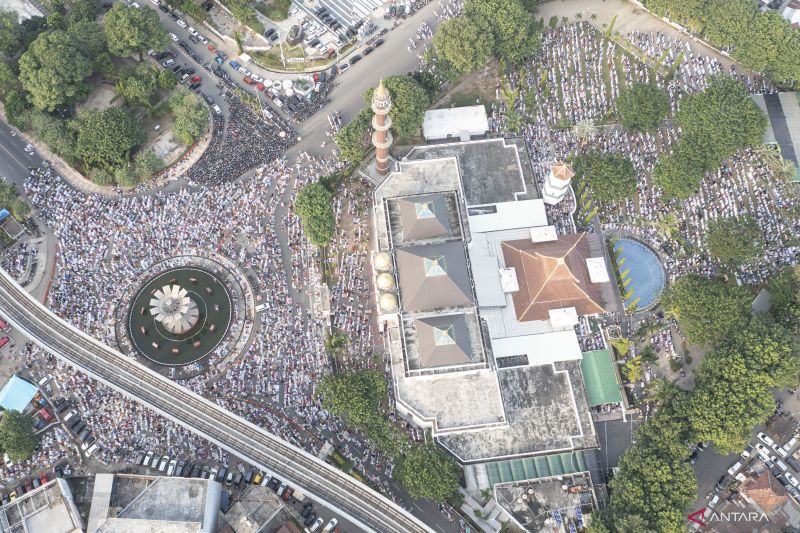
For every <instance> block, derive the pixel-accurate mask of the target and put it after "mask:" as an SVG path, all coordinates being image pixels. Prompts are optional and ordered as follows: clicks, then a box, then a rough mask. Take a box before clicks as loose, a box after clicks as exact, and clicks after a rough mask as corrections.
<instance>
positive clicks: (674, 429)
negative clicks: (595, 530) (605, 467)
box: [601, 388, 697, 533]
mask: <svg viewBox="0 0 800 533" xmlns="http://www.w3.org/2000/svg"><path fill="white" fill-rule="evenodd" d="M687 401H688V398H687V397H686V394H685V393H683V392H682V391H680V390H679V389H677V388H673V389H669V390H668V391H667V393H666V399H665V400H664V402H663V405H662V406H661V407H660V408H659V410H658V411H656V414H655V415H654V416H653V417H652V418H651V419H650V420H649V421H648V422H647V423H645V424H644V425H642V426H641V427H640V428H639V429H638V431H637V433H636V440H635V442H634V444H633V445H632V446H631V447H630V448H628V450H627V451H626V452H625V454H624V455H623V456H622V459H621V460H620V463H619V472H617V473H616V474H615V475H614V479H612V481H611V484H610V488H611V502H610V504H609V506H608V508H607V510H606V512H605V513H603V514H602V515H601V517H602V518H603V519H604V520H605V525H606V526H611V527H612V529H613V530H614V531H619V532H622V531H626V532H632V533H633V532H636V533H644V532H650V531H659V532H670V533H672V532H674V533H679V532H682V531H685V529H686V525H685V524H686V516H685V514H684V509H685V508H686V506H687V505H689V504H690V503H691V502H692V501H693V500H694V499H695V496H696V495H695V490H696V486H697V481H696V479H695V477H694V472H693V471H692V468H691V466H689V465H688V464H687V462H686V458H687V456H688V455H689V452H688V447H687V445H686V442H687V440H688V439H689V437H690V432H689V426H688V424H687V423H686V420H685V418H684V416H683V413H684V412H685V406H686V403H687Z"/></svg>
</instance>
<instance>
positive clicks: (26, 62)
mask: <svg viewBox="0 0 800 533" xmlns="http://www.w3.org/2000/svg"><path fill="white" fill-rule="evenodd" d="M91 74H92V63H91V61H89V59H88V58H87V57H86V55H85V54H84V53H83V52H82V51H81V48H80V44H79V43H78V42H77V41H76V40H75V38H74V37H72V36H71V35H70V34H68V33H67V32H65V31H61V30H56V31H53V32H50V33H42V34H40V35H39V36H38V37H37V38H36V40H35V41H33V42H32V43H31V45H30V46H29V47H28V50H27V51H26V52H25V53H24V54H22V57H20V59H19V80H20V83H22V86H23V87H24V88H25V90H26V91H28V99H29V100H30V102H31V103H32V104H33V105H34V107H36V108H37V109H42V110H46V111H54V110H55V109H56V108H57V107H58V106H61V105H64V104H72V103H74V102H78V101H80V100H82V99H83V98H85V97H86V94H87V92H88V87H87V85H86V82H85V80H86V78H88V77H89V76H90V75H91Z"/></svg>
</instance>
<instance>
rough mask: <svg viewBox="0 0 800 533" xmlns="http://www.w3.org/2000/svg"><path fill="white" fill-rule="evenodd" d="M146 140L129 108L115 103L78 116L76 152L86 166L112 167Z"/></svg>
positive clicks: (124, 161) (120, 162)
mask: <svg viewBox="0 0 800 533" xmlns="http://www.w3.org/2000/svg"><path fill="white" fill-rule="evenodd" d="M144 140H145V134H144V130H143V129H142V126H141V124H140V123H139V120H138V119H137V118H136V117H135V116H133V115H132V114H131V113H130V112H129V111H128V110H126V109H122V108H119V107H112V108H109V109H106V110H104V111H98V112H90V113H86V114H84V115H81V116H80V117H79V118H78V143H77V146H76V152H77V154H78V156H79V157H80V158H81V159H82V160H83V163H84V165H86V166H87V167H90V168H91V167H101V168H104V169H107V170H112V169H113V168H115V167H118V166H121V165H123V164H125V163H127V162H128V160H129V159H130V154H131V152H132V151H133V149H134V148H136V147H137V146H139V145H140V144H142V143H143V142H144Z"/></svg>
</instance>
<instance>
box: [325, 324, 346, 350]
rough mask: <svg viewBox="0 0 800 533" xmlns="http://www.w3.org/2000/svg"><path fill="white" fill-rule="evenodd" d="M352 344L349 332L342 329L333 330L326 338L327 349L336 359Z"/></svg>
mask: <svg viewBox="0 0 800 533" xmlns="http://www.w3.org/2000/svg"><path fill="white" fill-rule="evenodd" d="M349 344H350V337H349V336H348V335H347V332H345V331H343V330H340V329H336V328H334V329H332V330H331V331H330V332H329V333H328V336H327V337H325V349H326V350H327V351H328V353H329V354H330V355H332V356H333V357H336V356H337V355H339V354H340V353H342V352H343V351H344V350H345V349H346V348H347V346H348V345H349Z"/></svg>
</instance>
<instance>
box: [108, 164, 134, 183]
mask: <svg viewBox="0 0 800 533" xmlns="http://www.w3.org/2000/svg"><path fill="white" fill-rule="evenodd" d="M114 182H115V183H116V184H117V185H119V186H120V187H136V186H137V185H138V184H139V178H138V176H136V173H135V172H134V171H133V168H132V167H131V165H130V164H125V165H122V166H120V167H117V168H115V169H114Z"/></svg>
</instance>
